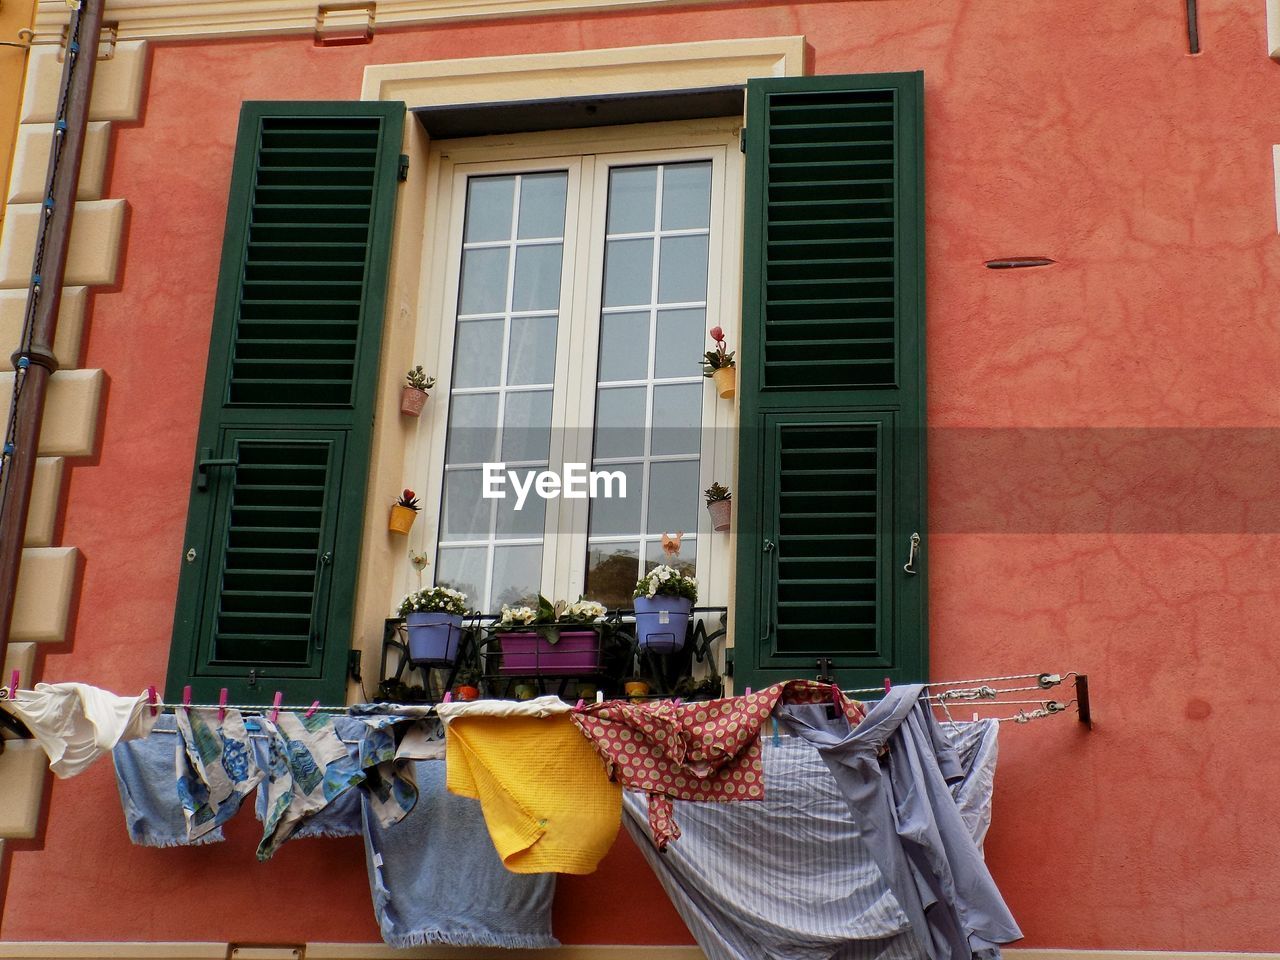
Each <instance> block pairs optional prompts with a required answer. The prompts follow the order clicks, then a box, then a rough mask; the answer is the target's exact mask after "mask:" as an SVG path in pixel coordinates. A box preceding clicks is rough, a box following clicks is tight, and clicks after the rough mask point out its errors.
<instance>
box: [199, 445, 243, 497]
mask: <svg viewBox="0 0 1280 960" xmlns="http://www.w3.org/2000/svg"><path fill="white" fill-rule="evenodd" d="M200 452H201V454H203V456H201V458H200V459H199V460H197V461H196V489H197V490H208V489H209V473H208V470H209V468H210V467H238V466H240V460H239V458H237V457H227V458H226V459H223V460H210V459H208V458H209V457H211V456H212V455H213V451H212V450H210V449H209V448H208V447H205V448H204V449H203V450H201V451H200Z"/></svg>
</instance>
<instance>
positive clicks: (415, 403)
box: [400, 387, 427, 417]
mask: <svg viewBox="0 0 1280 960" xmlns="http://www.w3.org/2000/svg"><path fill="white" fill-rule="evenodd" d="M426 402H427V391H425V390H419V389H418V388H417V387H405V388H404V389H403V390H401V391H400V412H401V413H403V414H406V415H407V416H410V417H420V416H422V407H423V405H424V404H425V403H426Z"/></svg>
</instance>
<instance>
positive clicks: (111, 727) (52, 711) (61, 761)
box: [0, 683, 156, 778]
mask: <svg viewBox="0 0 1280 960" xmlns="http://www.w3.org/2000/svg"><path fill="white" fill-rule="evenodd" d="M0 703H2V704H3V705H4V709H7V710H8V711H9V712H10V713H12V714H13V715H14V716H16V717H17V718H18V719H19V720H21V721H22V722H23V723H25V724H26V725H27V729H28V730H30V731H31V735H32V736H33V737H34V738H35V739H36V741H37V742H38V743H39V744H40V746H41V747H42V748H43V749H44V752H45V754H46V755H47V756H48V757H49V769H51V770H52V771H53V772H54V773H55V774H57V776H59V777H62V778H66V777H74V776H75V775H76V774H78V773H82V772H83V771H84V770H85V769H86V768H87V767H88V766H89V765H90V764H91V763H93V762H94V761H95V760H97V759H98V758H99V757H100V756H102V755H103V754H104V753H106V752H108V751H109V750H111V749H112V748H113V747H114V746H115V745H116V744H117V743H120V742H121V741H122V740H133V739H135V738H138V737H145V736H146V735H147V734H148V733H150V732H151V728H152V726H154V725H155V722H156V718H155V717H154V716H152V714H151V710H150V708H149V705H148V703H147V694H146V693H142V694H139V695H138V696H136V697H117V696H116V695H115V694H113V693H109V692H107V691H106V690H101V689H99V688H98V687H91V686H89V685H88V684H87V683H37V684H36V686H35V689H34V690H19V691H18V696H17V699H16V700H4V701H0Z"/></svg>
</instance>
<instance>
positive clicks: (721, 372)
mask: <svg viewBox="0 0 1280 960" xmlns="http://www.w3.org/2000/svg"><path fill="white" fill-rule="evenodd" d="M711 379H712V380H714V381H715V384H716V392H717V393H718V394H720V396H721V398H722V399H725V400H731V399H733V395H734V394H735V393H737V392H738V371H737V370H736V369H734V368H733V367H720V368H719V369H717V370H713V371H711Z"/></svg>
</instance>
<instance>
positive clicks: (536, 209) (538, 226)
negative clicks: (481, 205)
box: [516, 171, 569, 240]
mask: <svg viewBox="0 0 1280 960" xmlns="http://www.w3.org/2000/svg"><path fill="white" fill-rule="evenodd" d="M568 183H569V175H568V174H567V173H564V172H563V171H562V172H559V173H535V174H530V175H529V176H525V177H522V178H521V180H520V229H519V231H518V232H517V233H516V236H517V237H519V238H520V239H521V240H528V239H531V238H534V237H562V236H564V207H565V189H566V188H567V186H568Z"/></svg>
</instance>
